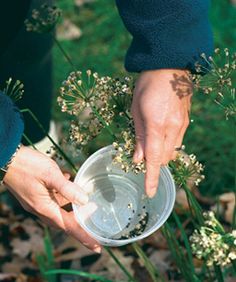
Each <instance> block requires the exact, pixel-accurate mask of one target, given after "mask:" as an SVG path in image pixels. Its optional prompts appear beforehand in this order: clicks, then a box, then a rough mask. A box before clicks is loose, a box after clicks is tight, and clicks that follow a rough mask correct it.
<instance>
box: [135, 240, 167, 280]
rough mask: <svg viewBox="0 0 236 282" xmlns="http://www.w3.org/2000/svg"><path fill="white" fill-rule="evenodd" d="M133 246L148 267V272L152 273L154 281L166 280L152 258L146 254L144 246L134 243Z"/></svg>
mask: <svg viewBox="0 0 236 282" xmlns="http://www.w3.org/2000/svg"><path fill="white" fill-rule="evenodd" d="M132 247H133V248H134V250H135V252H136V253H137V255H138V256H139V258H140V259H141V261H142V262H143V264H144V266H145V267H146V269H147V271H148V273H149V274H150V276H151V278H152V280H153V282H161V281H164V280H163V278H162V277H161V275H160V274H159V273H158V271H157V269H156V268H155V267H154V265H153V264H152V263H151V261H150V259H149V258H148V257H147V256H146V254H145V253H144V251H143V250H142V248H141V247H140V246H139V245H138V244H137V243H133V244H132Z"/></svg>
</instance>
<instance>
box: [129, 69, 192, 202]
mask: <svg viewBox="0 0 236 282" xmlns="http://www.w3.org/2000/svg"><path fill="white" fill-rule="evenodd" d="M191 96H192V83H191V80H190V78H189V75H188V72H187V71H185V70H175V69H163V70H152V71H144V72H142V73H141V74H140V76H139V78H138V80H137V82H136V86H135V90H134V96H133V102H132V107H131V112H132V116H133V118H134V125H135V133H136V149H135V153H134V157H133V160H134V162H136V163H138V162H140V161H141V160H142V159H145V161H146V170H147V172H146V177H145V189H146V193H147V195H148V196H149V197H153V196H154V195H155V193H156V191H157V186H158V178H159V173H160V166H161V165H166V164H167V163H168V162H169V161H170V160H173V159H175V158H176V156H177V152H176V151H175V148H176V147H181V145H182V140H183V137H184V134H185V131H186V129H187V127H188V125H189V112H190V106H191Z"/></svg>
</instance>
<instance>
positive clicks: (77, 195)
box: [46, 168, 88, 205]
mask: <svg viewBox="0 0 236 282" xmlns="http://www.w3.org/2000/svg"><path fill="white" fill-rule="evenodd" d="M46 186H47V188H51V189H55V190H56V191H57V192H58V193H60V194H61V195H62V196H63V197H65V198H66V199H67V200H68V201H69V202H72V203H74V204H77V205H81V204H86V203H87V202H88V195H87V194H86V193H85V191H84V190H82V189H81V188H80V187H79V186H78V185H77V184H75V183H73V182H71V181H69V180H68V179H66V178H65V176H64V175H63V174H62V172H61V171H60V169H59V168H58V169H56V170H54V171H53V173H50V175H49V177H48V179H47V181H46Z"/></svg>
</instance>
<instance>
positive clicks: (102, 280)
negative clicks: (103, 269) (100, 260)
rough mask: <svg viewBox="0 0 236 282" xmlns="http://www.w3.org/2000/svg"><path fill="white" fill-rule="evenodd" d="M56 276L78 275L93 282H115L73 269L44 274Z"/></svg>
mask: <svg viewBox="0 0 236 282" xmlns="http://www.w3.org/2000/svg"><path fill="white" fill-rule="evenodd" d="M55 274H71V275H78V276H80V277H85V278H89V279H91V280H93V281H101V282H114V281H111V280H108V279H106V278H105V277H103V276H99V275H96V274H91V273H88V272H84V271H80V270H73V269H51V270H48V271H45V272H44V275H45V276H50V275H55Z"/></svg>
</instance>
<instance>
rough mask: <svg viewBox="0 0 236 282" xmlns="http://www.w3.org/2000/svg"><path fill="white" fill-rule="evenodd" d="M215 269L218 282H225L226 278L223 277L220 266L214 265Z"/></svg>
mask: <svg viewBox="0 0 236 282" xmlns="http://www.w3.org/2000/svg"><path fill="white" fill-rule="evenodd" d="M214 269H215V273H216V278H217V281H218V282H224V277H223V273H222V271H221V268H220V266H219V265H216V264H214Z"/></svg>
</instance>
